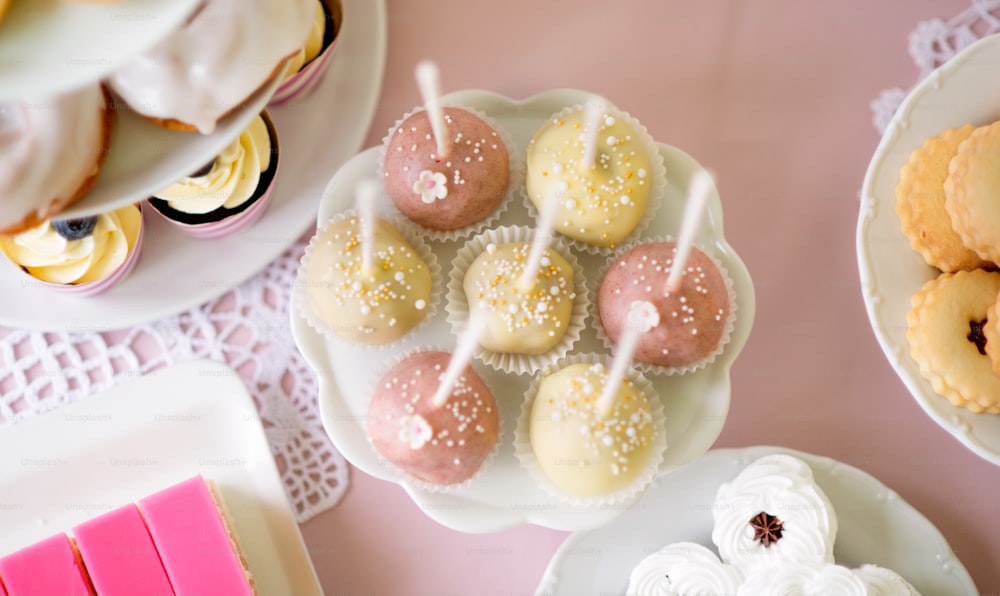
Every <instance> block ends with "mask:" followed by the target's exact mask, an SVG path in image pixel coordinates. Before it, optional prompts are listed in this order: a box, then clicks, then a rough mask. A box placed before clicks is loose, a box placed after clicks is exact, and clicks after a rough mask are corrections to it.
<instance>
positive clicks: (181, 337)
mask: <svg viewBox="0 0 1000 596" xmlns="http://www.w3.org/2000/svg"><path fill="white" fill-rule="evenodd" d="M303 249H304V244H301V243H299V244H296V245H295V246H293V247H292V248H290V249H289V250H288V251H286V252H285V253H284V254H283V255H282V256H281V257H280V258H278V259H277V260H275V261H274V262H273V263H271V264H270V265H269V266H268V267H267V268H266V269H265V270H264V271H262V272H261V273H259V274H258V275H257V276H255V277H254V278H252V279H250V280H249V281H247V282H246V283H244V284H242V285H240V286H239V287H237V288H235V289H234V290H230V291H228V292H226V293H225V294H223V295H222V296H220V297H219V298H217V299H216V300H213V301H211V302H209V303H207V304H205V305H202V306H200V307H198V308H194V309H191V310H188V311H186V312H183V313H181V314H179V315H176V316H173V317H169V318H166V319H162V320H160V321H156V322H154V323H150V324H146V325H139V326H136V327H133V328H131V329H127V330H122V331H115V332H105V333H41V332H34V331H25V330H20V329H12V328H8V327H0V367H2V368H0V370H2V372H0V428H2V427H3V426H6V425H10V424H15V423H16V422H18V421H19V420H23V419H25V418H28V417H31V416H35V415H37V414H40V413H42V412H45V411H48V410H51V409H53V408H56V407H59V406H60V405H62V404H66V403H69V402H73V401H76V400H78V399H83V398H86V397H87V396H89V395H92V394H94V393H97V392H99V391H102V390H104V389H107V388H109V387H112V386H114V385H116V384H118V383H120V382H122V381H126V380H128V379H129V378H131V377H135V376H136V375H141V374H146V373H148V372H150V371H153V370H156V369H159V368H162V367H165V366H169V365H171V364H174V363H176V362H183V361H187V360H193V359H197V358H209V359H213V360H217V361H219V362H223V363H225V364H227V365H229V366H230V367H232V368H233V369H235V370H236V371H237V372H239V374H240V376H241V377H242V379H243V381H244V382H245V383H246V385H247V387H248V388H249V389H250V393H251V394H252V395H253V397H254V401H255V402H256V404H257V409H258V410H259V412H260V418H261V423H262V424H263V426H264V432H265V433H266V435H267V438H268V442H269V443H270V445H271V452H272V453H273V454H274V457H275V460H276V461H277V463H278V467H279V470H280V471H281V477H282V481H283V482H284V485H285V491H286V493H287V494H288V500H289V502H290V503H291V504H292V506H293V509H294V511H295V516H296V519H297V520H298V521H299V523H302V522H304V521H306V520H308V519H310V518H312V517H313V516H315V515H316V514H318V513H320V512H322V511H325V510H327V509H329V508H330V507H333V506H334V505H335V504H336V503H337V502H338V501H339V500H340V498H341V497H342V496H343V495H344V492H345V491H346V490H347V485H348V472H347V470H348V468H347V463H346V462H345V461H344V459H343V456H341V455H340V454H339V453H338V452H337V451H336V450H335V449H334V447H333V444H332V443H331V442H330V439H329V437H327V435H326V432H325V431H324V430H323V426H322V423H321V422H320V418H319V411H318V407H317V401H316V396H317V383H316V377H315V375H314V374H313V372H312V370H311V369H310V368H309V366H308V365H307V364H306V362H305V360H304V359H303V358H302V355H301V354H299V351H298V349H297V348H296V346H295V344H294V342H293V340H292V336H291V332H290V330H289V328H288V313H289V302H290V295H289V294H290V291H291V290H290V288H291V287H292V282H293V280H294V278H295V270H296V268H297V267H298V262H299V258H300V257H301V255H302V251H303Z"/></svg>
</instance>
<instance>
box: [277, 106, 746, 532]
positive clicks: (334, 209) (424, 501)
mask: <svg viewBox="0 0 1000 596" xmlns="http://www.w3.org/2000/svg"><path fill="white" fill-rule="evenodd" d="M593 97H594V96H593V95H591V94H588V93H584V92H582V91H572V90H556V91H549V92H546V93H542V94H539V95H536V96H533V97H530V98H528V99H526V100H523V101H514V100H511V99H508V98H505V97H502V96H500V95H495V94H493V93H488V92H484V91H465V92H460V93H454V94H451V95H448V96H446V97H445V98H444V100H446V101H449V102H453V103H457V104H462V105H467V106H470V107H473V108H476V109H479V110H481V111H483V112H485V113H486V114H487V115H489V116H492V117H493V118H494V119H496V120H497V122H498V123H499V124H500V125H501V126H503V127H504V128H505V129H507V131H508V132H510V134H511V136H512V137H513V139H514V143H515V144H516V145H517V147H518V150H519V153H520V154H521V156H523V155H524V148H525V147H526V145H527V142H528V141H529V140H530V139H531V136H532V135H533V134H534V132H535V130H536V129H537V128H538V127H539V126H540V125H541V124H542V122H543V121H544V120H545V118H547V117H548V116H550V115H551V114H553V113H555V112H557V111H559V110H560V109H562V108H563V107H565V106H567V105H572V104H578V103H585V102H586V101H587V100H588V99H591V98H593ZM378 151H379V149H378V148H372V149H368V150H367V151H365V152H363V153H361V154H359V155H358V156H357V157H355V158H354V159H352V160H350V161H349V162H347V163H346V164H345V165H344V167H343V168H341V170H340V171H339V172H338V173H337V175H336V176H334V178H333V179H332V180H331V181H330V185H329V186H328V187H327V189H326V192H325V193H324V194H323V200H322V202H321V203H320V209H319V216H318V220H319V221H326V220H327V219H329V218H330V217H332V216H333V215H334V214H336V213H338V212H341V211H344V210H345V209H348V208H350V207H351V205H352V201H353V195H354V189H355V187H356V185H357V182H358V181H359V180H361V179H364V178H372V177H374V175H375V169H376V161H377V153H378ZM660 152H661V153H662V154H663V157H664V160H665V165H666V169H667V178H668V183H667V192H668V196H667V198H666V199H665V200H664V201H663V206H662V207H661V208H660V210H659V211H658V212H657V214H656V217H655V219H654V220H653V222H652V223H651V224H650V228H649V230H650V233H652V234H661V233H662V234H667V233H676V228H677V225H678V222H679V220H680V214H681V213H682V211H683V207H684V193H685V189H686V188H687V184H688V181H689V179H690V177H691V176H692V175H693V174H694V173H695V172H696V171H697V170H698V169H700V168H701V166H699V165H698V163H697V162H695V161H694V159H692V158H691V157H690V156H688V155H687V154H685V153H684V152H682V151H680V150H679V149H676V148H673V147H670V146H667V145H660ZM522 159H523V157H522ZM381 201H382V203H381V204H380V208H383V209H385V210H387V209H388V203H389V200H388V198H385V197H383V198H382V199H381ZM530 221H531V220H530V219H529V216H528V213H527V210H526V209H525V207H524V206H523V205H522V204H521V203H520V202H519V201H516V202H515V203H514V204H513V205H511V207H510V208H509V209H508V210H507V211H506V212H505V213H504V214H503V216H502V217H501V219H500V223H499V224H497V225H510V224H514V225H526V224H529V223H530ZM702 222H703V223H702V226H701V228H700V229H699V231H698V234H697V236H696V238H695V241H696V242H697V243H699V244H702V245H705V246H711V248H712V249H713V251H714V253H715V254H716V256H718V257H719V258H720V260H721V261H722V263H723V264H724V265H725V266H726V268H727V269H728V270H729V273H730V275H731V276H732V278H733V280H734V282H735V289H736V295H737V307H738V314H737V323H736V329H735V330H734V331H733V335H732V343H730V344H729V345H727V346H726V350H725V352H724V353H723V355H722V356H720V357H719V358H718V359H717V360H716V362H715V363H714V364H713V365H711V366H709V367H707V368H705V369H703V370H701V371H698V372H696V373H693V374H688V375H683V376H673V377H667V376H658V377H651V378H652V380H653V384H654V386H655V387H656V389H657V390H658V391H659V392H660V394H661V395H662V396H663V397H664V407H665V413H666V418H667V444H668V448H667V452H666V457H665V460H664V462H663V465H662V466H661V472H664V473H665V472H669V471H670V470H673V469H674V468H676V467H678V466H680V465H683V464H685V463H687V462H689V461H691V460H693V459H695V458H696V457H698V456H699V455H701V454H703V453H705V451H707V450H708V448H709V447H710V446H711V445H712V443H713V442H714V441H715V439H716V438H717V437H718V436H719V433H720V432H721V431H722V426H723V424H724V423H725V420H726V415H727V413H728V411H729V395H730V385H729V369H730V366H731V365H732V363H733V361H734V360H735V358H736V356H737V355H738V354H739V352H740V350H741V349H742V348H743V344H744V343H745V342H746V339H747V336H748V335H749V333H750V327H751V325H752V323H753V316H754V293H753V285H752V284H751V281H750V275H749V273H748V272H747V270H746V267H745V266H744V265H743V262H742V261H740V259H739V256H737V255H736V253H735V251H733V249H732V248H731V247H730V246H729V245H728V244H727V243H726V241H725V238H724V237H723V233H722V204H721V202H720V200H719V197H718V195H717V194H715V195H714V196H713V197H712V198H711V199H710V201H709V207H708V209H707V212H706V214H705V217H704V218H703V220H702ZM459 246H460V243H446V244H441V243H438V244H435V245H434V251H435V253H436V254H437V256H438V262H439V263H441V264H442V267H443V268H444V269H447V267H448V264H449V263H451V260H452V258H453V257H454V255H455V253H456V251H457V249H458V247H459ZM576 254H577V257H578V258H579V260H580V263H581V265H582V266H583V269H584V271H588V272H594V271H597V270H599V268H600V266H601V263H603V262H604V260H603V259H602V258H600V257H595V256H590V255H585V254H581V253H580V252H577V253H576ZM590 281H593V280H588V282H590ZM296 312H297V311H296V309H295V308H293V309H292V317H291V318H292V333H293V335H294V336H295V340H296V343H297V345H298V346H299V349H300V350H301V351H302V353H303V355H304V356H305V358H306V360H308V361H309V363H310V365H311V366H312V367H313V369H314V370H315V371H316V372H317V375H318V376H319V381H320V399H319V405H320V412H321V415H322V417H323V424H324V426H325V428H326V430H327V432H328V433H329V434H330V437H331V438H332V440H333V442H334V444H335V445H336V446H337V449H338V450H339V451H340V452H341V453H343V454H344V456H345V457H346V458H347V459H348V460H349V461H350V462H351V463H352V464H354V465H355V466H357V467H358V468H360V469H362V470H363V471H365V472H367V473H369V474H371V475H373V476H376V477H378V478H382V479H384V480H389V481H391V482H396V483H399V484H401V485H402V486H403V488H404V489H406V491H407V492H408V493H409V494H410V496H411V497H412V498H413V500H414V501H415V502H416V503H417V505H418V506H420V507H421V509H423V510H424V512H425V513H427V515H429V516H430V517H432V518H433V519H435V520H437V521H438V522H440V523H442V524H444V525H446V526H449V527H451V528H454V529H458V530H462V531H466V532H492V531H497V530H501V529H504V528H508V527H512V526H516V525H518V524H523V523H533V524H537V525H541V526H546V527H549V528H556V529H561V530H578V529H584V528H592V527H596V526H600V525H603V524H605V523H607V522H608V521H610V520H611V519H613V518H614V517H615V516H617V515H619V514H620V513H621V512H622V511H623V509H624V506H622V507H604V508H574V507H567V506H561V505H559V504H558V502H557V501H556V500H554V499H552V498H551V497H549V496H548V495H547V494H545V493H544V492H543V491H542V490H541V489H539V488H538V487H537V486H536V485H535V484H534V482H533V481H532V480H531V479H530V478H529V477H528V474H527V473H526V472H525V471H524V470H523V469H522V468H521V467H520V466H519V465H518V462H517V458H516V457H515V455H514V449H513V439H512V437H513V433H514V428H515V426H516V419H517V414H518V412H519V411H520V408H521V402H522V396H523V395H524V392H525V390H526V388H527V385H528V382H529V377H528V376H526V375H525V376H520V377H518V376H514V375H504V374H502V373H498V372H496V371H493V370H492V369H490V370H488V371H487V370H485V368H486V367H481V368H480V371H481V372H482V373H483V376H484V378H485V380H486V381H487V383H489V384H490V386H491V387H493V388H494V390H495V391H496V392H497V398H498V402H499V407H500V411H501V416H502V418H503V428H504V435H503V437H502V441H503V443H502V447H501V450H500V453H499V455H498V456H497V458H496V460H495V461H494V462H493V464H492V466H491V467H490V468H489V469H488V470H487V471H486V472H484V473H483V474H482V475H480V476H479V477H478V478H476V479H475V480H474V481H473V482H472V483H471V484H470V485H469V486H467V487H464V488H462V489H461V490H457V491H454V492H452V493H448V494H443V493H430V492H426V491H422V490H420V489H418V488H416V487H415V486H413V485H412V484H411V483H409V482H408V481H405V480H403V479H401V478H399V477H397V476H396V475H394V474H393V473H392V472H390V471H389V470H387V469H386V468H385V467H383V465H382V464H381V463H380V460H379V457H378V455H377V454H376V453H375V451H374V450H373V449H372V448H371V446H370V445H369V443H368V440H367V438H366V435H365V429H364V422H365V418H366V413H367V407H368V393H369V390H370V387H371V385H372V384H373V383H374V377H375V376H376V375H377V373H378V372H379V371H380V370H381V369H383V368H384V367H385V365H386V363H387V362H389V361H390V360H391V358H392V357H393V355H395V354H397V353H398V352H400V351H403V350H406V349H409V348H412V347H415V346H420V345H436V346H439V347H441V348H444V349H453V348H454V341H455V339H454V337H453V336H452V333H451V327H450V326H449V325H448V323H447V322H446V320H445V312H444V308H441V309H439V312H438V314H437V315H436V316H435V318H434V320H432V321H431V323H430V324H429V325H427V326H425V327H423V328H422V329H421V330H420V331H419V332H418V333H416V334H414V335H412V336H410V337H408V338H407V340H406V342H405V343H404V345H403V346H402V347H400V348H398V349H396V350H375V351H363V350H352V349H350V348H344V347H343V346H340V345H336V344H334V343H333V342H328V341H327V340H325V339H324V338H323V337H322V336H320V335H319V334H318V333H316V332H315V331H314V330H313V329H311V328H310V327H309V326H308V325H307V324H306V323H305V322H304V321H303V320H302V319H301V317H299V316H297V315H296ZM575 351H577V352H599V353H606V350H605V349H604V348H603V346H602V345H601V343H600V342H599V341H598V340H597V338H596V336H595V335H594V334H593V333H592V330H588V331H587V332H585V333H584V335H583V337H582V338H581V340H580V343H579V344H578V345H577V346H576V348H575Z"/></svg>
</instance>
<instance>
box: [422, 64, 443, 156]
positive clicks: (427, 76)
mask: <svg viewBox="0 0 1000 596" xmlns="http://www.w3.org/2000/svg"><path fill="white" fill-rule="evenodd" d="M415 74H416V77H417V86H418V87H419V88H420V95H421V97H423V99H424V109H426V110H427V116H428V117H429V118H430V120H431V132H433V133H434V141H435V142H436V143H437V153H438V157H439V158H442V159H443V158H445V157H448V155H450V154H451V137H449V136H448V127H447V125H446V124H445V122H444V110H442V109H441V74H440V71H439V70H438V67H437V64H435V63H434V62H431V61H430V60H422V61H420V62H419V63H417V68H416V71H415Z"/></svg>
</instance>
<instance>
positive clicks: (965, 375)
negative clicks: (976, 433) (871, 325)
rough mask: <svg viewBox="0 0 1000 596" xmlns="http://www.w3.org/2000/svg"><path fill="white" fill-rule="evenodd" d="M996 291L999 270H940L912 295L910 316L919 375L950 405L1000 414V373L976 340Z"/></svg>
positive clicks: (909, 333)
mask: <svg viewBox="0 0 1000 596" xmlns="http://www.w3.org/2000/svg"><path fill="white" fill-rule="evenodd" d="M998 294H1000V273H998V272H994V271H986V270H983V269H976V270H974V271H958V272H956V273H942V274H941V275H940V276H938V277H937V278H936V279H932V280H930V281H929V282H927V283H926V284H924V286H923V288H921V289H920V291H918V292H917V293H916V294H914V295H913V297H912V298H911V301H910V303H911V309H910V312H909V313H907V315H906V323H907V331H906V339H907V340H908V341H909V342H910V355H911V356H912V357H913V359H914V360H915V361H916V362H917V364H919V365H920V374H921V375H922V376H923V377H924V378H925V379H927V380H928V381H929V382H930V383H931V385H932V386H933V387H934V391H935V392H937V393H938V394H939V395H941V396H943V397H945V398H947V399H948V401H950V402H951V403H952V404H954V405H956V406H961V407H964V408H967V409H968V410H971V411H973V412H977V413H978V412H989V413H993V414H996V413H1000V375H997V374H996V373H994V372H993V366H992V362H991V361H990V358H989V357H988V356H986V354H985V352H980V348H979V347H978V346H977V344H976V343H974V341H973V339H974V338H975V337H976V335H977V334H978V335H981V325H982V324H983V321H984V320H985V319H986V318H987V310H988V309H989V308H990V306H992V305H993V304H995V303H996V301H997V295H998ZM980 343H982V342H980Z"/></svg>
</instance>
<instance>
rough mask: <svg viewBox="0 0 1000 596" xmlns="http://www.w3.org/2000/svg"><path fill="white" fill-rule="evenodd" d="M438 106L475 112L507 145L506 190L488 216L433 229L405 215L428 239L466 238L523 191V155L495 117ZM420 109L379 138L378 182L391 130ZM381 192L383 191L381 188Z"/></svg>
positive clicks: (488, 224)
mask: <svg viewBox="0 0 1000 596" xmlns="http://www.w3.org/2000/svg"><path fill="white" fill-rule="evenodd" d="M441 105H442V107H448V108H461V109H463V110H465V111H467V112H470V113H472V114H475V115H476V116H478V117H479V118H482V119H483V121H484V122H486V124H488V125H490V127H491V128H493V130H495V131H497V135H498V136H499V137H500V142H502V143H503V144H504V146H505V147H506V148H507V162H508V164H510V166H509V167H510V174H509V177H508V180H507V190H506V191H505V192H504V198H503V199H502V200H501V201H500V204H498V205H497V208H496V209H494V210H493V213H491V214H489V215H488V216H486V217H485V218H483V219H481V220H479V221H478V222H476V223H473V224H470V225H468V226H465V227H463V228H456V229H454V230H435V229H433V228H428V227H426V226H422V225H420V224H418V223H416V222H414V221H412V220H410V219H409V218H407V221H410V223H411V225H413V227H414V228H415V229H417V230H419V231H420V233H421V234H423V235H424V237H425V238H427V239H428V240H431V241H433V242H453V241H455V240H461V239H462V238H468V237H469V236H472V235H473V234H478V233H480V232H482V231H483V230H485V229H486V228H489V227H492V226H493V225H494V224H496V223H497V221H499V220H500V216H502V215H503V214H504V212H506V211H507V209H508V208H509V207H510V205H511V203H513V202H514V197H515V196H518V195H523V194H524V175H525V161H524V156H522V155H520V153H519V152H518V150H517V145H515V144H514V139H513V138H512V137H511V136H510V133H509V132H507V130H506V129H504V128H503V127H502V126H500V124H499V123H498V122H497V121H496V120H495V119H493V118H492V117H490V116H488V115H487V114H485V113H484V112H481V111H479V110H477V109H475V108H470V107H469V106H464V105H460V104H453V103H447V102H442V104H441ZM423 111H424V108H423V107H417V108H414V109H413V110H411V111H409V112H407V113H406V114H404V115H403V116H402V117H401V118H400V119H399V120H397V121H396V122H395V123H394V124H393V125H392V126H391V127H389V131H388V132H387V133H386V135H385V137H384V138H383V139H382V146H381V147H380V148H379V151H378V156H377V163H378V166H377V170H376V175H377V176H378V179H379V182H380V184H381V182H382V181H383V180H384V179H385V168H384V163H385V152H386V148H387V147H388V146H389V141H390V140H391V139H392V135H393V133H395V132H396V129H397V128H399V126H400V124H402V123H403V122H404V121H405V120H406V119H407V118H409V117H410V116H412V115H414V114H417V113H419V112H423ZM382 192H383V193H385V189H384V187H383V190H382ZM386 198H387V200H388V203H389V204H390V205H392V208H393V209H394V210H395V212H396V213H398V214H399V215H400V216H401V217H406V215H405V214H404V213H402V212H401V211H399V209H398V208H397V207H396V203H395V202H394V201H393V200H392V199H389V198H388V195H386Z"/></svg>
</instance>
